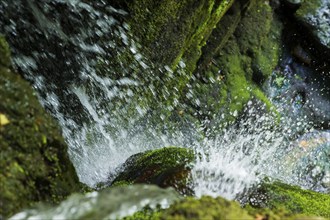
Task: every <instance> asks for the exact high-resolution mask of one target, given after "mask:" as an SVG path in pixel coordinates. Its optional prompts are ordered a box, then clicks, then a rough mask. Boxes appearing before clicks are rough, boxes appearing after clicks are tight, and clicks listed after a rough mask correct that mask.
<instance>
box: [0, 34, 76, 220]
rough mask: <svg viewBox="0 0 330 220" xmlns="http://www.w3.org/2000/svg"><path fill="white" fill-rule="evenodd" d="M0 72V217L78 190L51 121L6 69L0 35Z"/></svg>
mask: <svg viewBox="0 0 330 220" xmlns="http://www.w3.org/2000/svg"><path fill="white" fill-rule="evenodd" d="M0 76H1V77H0V100H1V101H0V114H1V115H2V116H4V117H6V118H7V120H8V121H7V123H6V124H3V123H2V122H1V123H0V149H1V157H0V186H1V187H0V217H1V216H4V217H7V216H10V215H12V214H14V213H15V212H17V211H19V210H20V209H22V208H26V207H29V206H31V205H32V204H34V203H35V202H39V201H47V202H51V203H54V202H58V201H60V200H62V199H63V198H65V197H66V196H68V195H69V194H70V193H72V192H74V191H77V190H78V189H79V180H78V177H77V175H76V173H75V169H74V167H73V165H72V164H71V162H70V159H69V157H68V154H67V145H66V144H65V143H64V140H63V138H62V137H61V133H60V130H59V128H58V126H57V124H56V122H55V121H54V120H53V119H52V118H51V117H50V116H49V115H48V114H47V113H46V112H45V110H44V109H43V108H42V107H41V105H40V103H39V102H38V99H37V97H36V95H35V93H34V91H33V90H32V88H31V87H30V85H29V84H28V83H27V82H26V81H24V80H23V79H22V78H21V77H20V76H19V75H18V74H16V73H14V72H13V71H12V70H11V69H10V52H9V48H8V44H7V43H6V41H5V39H4V38H3V37H0ZM4 117H2V118H4ZM0 120H1V119H0Z"/></svg>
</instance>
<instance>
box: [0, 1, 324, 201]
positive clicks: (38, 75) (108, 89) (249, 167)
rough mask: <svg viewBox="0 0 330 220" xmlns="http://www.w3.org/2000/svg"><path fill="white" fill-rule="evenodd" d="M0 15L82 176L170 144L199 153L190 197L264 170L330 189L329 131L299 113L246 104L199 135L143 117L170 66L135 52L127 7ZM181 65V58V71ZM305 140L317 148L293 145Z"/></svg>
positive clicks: (35, 9) (21, 5)
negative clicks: (214, 130) (274, 116)
mask: <svg viewBox="0 0 330 220" xmlns="http://www.w3.org/2000/svg"><path fill="white" fill-rule="evenodd" d="M59 11H61V12H62V13H63V11H64V12H67V17H65V18H63V16H62V14H60V13H59ZM0 14H2V15H4V16H2V17H1V19H0V27H1V29H0V32H1V33H4V34H5V35H6V36H7V39H8V41H9V43H10V44H11V47H12V50H13V63H14V65H15V67H16V68H17V69H18V71H19V72H21V73H22V74H23V75H24V77H25V78H26V79H28V80H29V81H30V82H31V83H32V84H33V87H34V88H35V89H36V91H37V92H38V96H39V100H40V102H41V103H42V104H43V106H44V107H45V108H46V109H47V110H48V111H50V112H51V113H52V115H53V116H54V117H55V118H56V119H57V120H58V122H59V124H60V126H61V128H62V131H63V135H64V137H65V139H66V142H67V143H68V145H69V154H70V157H71V159H72V161H73V163H74V166H75V168H76V170H77V173H78V176H79V178H80V181H81V182H83V183H86V184H88V185H89V186H91V187H93V186H95V185H96V184H97V183H99V182H102V181H105V180H107V178H108V177H109V175H110V174H112V175H115V172H116V168H117V167H118V166H119V165H121V164H122V163H123V162H124V161H125V160H126V159H127V158H128V157H129V156H131V155H133V154H135V153H138V152H142V151H145V150H150V149H155V148H160V147H164V146H169V145H175V146H184V147H189V148H192V149H194V150H195V151H196V152H198V153H199V155H201V157H200V158H199V159H198V161H197V163H196V165H195V167H194V169H193V186H194V189H195V191H196V194H197V195H198V196H200V195H204V194H209V195H213V196H217V195H221V196H224V197H226V198H230V199H232V198H234V196H235V194H236V193H238V192H241V191H242V190H243V189H244V188H245V187H247V186H249V185H251V184H254V183H256V182H258V181H259V180H261V179H262V178H264V177H265V176H270V177H272V178H278V179H281V180H283V181H284V182H288V183H292V184H296V185H300V186H303V187H305V188H310V189H314V190H318V191H327V190H329V186H328V185H326V183H327V182H329V178H330V172H329V169H330V168H329V158H328V157H327V156H328V155H329V148H330V133H329V131H322V132H321V131H315V130H313V128H312V127H311V126H310V123H309V122H308V121H307V120H305V119H304V115H302V116H301V117H299V118H292V117H291V118H290V117H288V118H284V119H283V120H282V122H280V125H279V126H278V125H277V126H275V125H274V123H273V122H272V120H271V117H270V116H269V117H268V116H267V115H257V112H258V111H257V110H255V109H253V107H252V106H249V105H250V104H251V103H250V102H249V103H248V106H247V112H248V114H249V115H250V117H248V118H247V119H246V120H245V121H242V122H241V123H240V124H239V125H235V126H232V127H229V128H227V129H225V130H223V131H222V132H220V133H219V134H217V135H216V136H215V137H213V136H212V137H209V138H208V137H205V138H204V139H202V140H201V139H200V137H198V136H197V135H196V134H198V133H199V129H201V128H198V127H194V126H191V125H190V124H189V125H184V126H183V127H184V128H187V127H189V129H182V128H181V127H178V128H176V129H175V130H173V128H171V129H172V130H171V129H168V128H169V127H171V125H170V124H167V123H166V121H164V120H162V119H163V115H162V114H161V113H159V115H158V118H157V119H158V125H157V126H158V127H157V128H155V123H154V121H152V119H150V117H149V115H150V111H151V110H152V109H153V108H151V106H148V105H143V104H142V103H144V100H143V98H144V97H143V94H146V93H149V94H153V97H152V99H155V100H157V99H158V98H159V97H158V96H159V94H158V93H157V91H156V89H155V88H156V86H157V85H158V84H157V83H158V81H159V80H160V79H159V78H158V77H157V74H159V73H160V72H166V73H171V70H170V68H169V67H167V66H164V67H161V68H159V69H158V71H159V72H157V73H155V72H154V68H151V67H153V65H154V64H153V63H151V62H150V61H149V60H147V59H146V58H144V57H143V56H142V54H141V53H140V49H141V46H140V45H139V43H138V39H135V38H134V37H133V36H131V34H130V31H129V26H128V25H127V24H126V23H125V22H123V19H122V18H123V17H125V16H126V12H125V11H122V10H118V9H115V8H113V7H111V6H109V5H107V4H106V3H104V2H102V1H98V2H96V3H91V2H89V1H83V0H45V1H43V2H42V3H39V2H38V1H34V0H27V1H25V0H16V1H14V2H12V1H11V0H4V1H2V2H1V4H0ZM36 42H38V43H36ZM123 56H125V58H126V60H128V62H123V61H122V57H123ZM108 64H111V65H108ZM107 66H112V67H113V68H111V69H110V68H107ZM184 66H185V65H184V63H183V62H181V63H180V68H181V69H182V71H184ZM141 72H143V73H144V74H143V76H144V78H141ZM146 76H147V77H146ZM167 77H173V76H171V74H167ZM162 80H165V81H166V79H162ZM165 90H166V88H165ZM172 93H175V91H166V92H165V93H164V94H169V95H171V94H172ZM164 94H162V95H164ZM179 104H180V103H177V100H175V99H174V101H173V103H172V105H170V106H159V108H162V107H164V108H168V109H169V110H170V109H171V108H174V106H175V105H179ZM280 105H281V103H280V104H279V105H278V106H280ZM282 106H283V105H282ZM157 114H158V113H153V115H157ZM220 116H221V113H219V117H220ZM255 119H257V120H255ZM159 127H161V129H159ZM274 127H277V129H274ZM167 131H168V132H167ZM303 134H305V136H304V135H303ZM313 135H314V136H313ZM311 136H312V137H311ZM299 137H300V139H299ZM304 138H305V139H306V141H314V142H313V143H314V145H315V146H314V147H310V148H309V149H303V148H299V144H301V143H304V142H302V141H303V139H304ZM318 141H319V142H318ZM306 152H307V153H306ZM310 160H311V161H313V166H309V165H308V162H310ZM300 171H302V172H300ZM305 171H306V172H305ZM316 176H317V178H316ZM315 178H316V180H315ZM315 181H316V182H315Z"/></svg>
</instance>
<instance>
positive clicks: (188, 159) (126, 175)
mask: <svg viewBox="0 0 330 220" xmlns="http://www.w3.org/2000/svg"><path fill="white" fill-rule="evenodd" d="M194 158H195V157H194V153H193V152H192V151H191V150H189V149H186V148H178V147H166V148H161V149H158V150H151V151H146V152H144V153H139V154H135V155H133V156H131V157H130V158H128V159H127V160H126V162H125V163H124V165H123V166H122V167H121V168H120V169H119V174H118V176H117V177H116V178H115V179H114V181H113V182H112V183H111V185H121V184H133V183H148V184H156V185H158V186H160V187H169V186H171V187H174V188H175V189H176V190H177V191H178V192H180V193H181V194H192V193H193V192H192V190H191V189H190V188H189V179H188V178H189V175H190V169H191V168H190V164H191V163H192V162H193V161H194Z"/></svg>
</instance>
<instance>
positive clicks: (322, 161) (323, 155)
mask: <svg viewBox="0 0 330 220" xmlns="http://www.w3.org/2000/svg"><path fill="white" fill-rule="evenodd" d="M289 155H290V156H288V158H284V160H288V164H291V165H288V166H287V170H290V169H291V170H292V175H294V176H295V177H296V179H297V180H296V182H297V183H298V184H299V185H300V186H302V187H304V188H308V189H312V190H314V191H318V192H323V193H328V194H330V130H328V131H314V132H310V133H306V134H304V135H303V136H301V137H299V138H298V140H296V141H295V142H293V143H292V146H291V150H290V152H289ZM290 161H291V162H290Z"/></svg>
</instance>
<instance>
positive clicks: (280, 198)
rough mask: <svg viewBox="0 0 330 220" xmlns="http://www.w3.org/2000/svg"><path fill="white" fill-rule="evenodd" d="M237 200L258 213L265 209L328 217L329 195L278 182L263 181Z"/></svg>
mask: <svg viewBox="0 0 330 220" xmlns="http://www.w3.org/2000/svg"><path fill="white" fill-rule="evenodd" d="M241 196H242V195H241ZM239 200H240V201H241V203H242V204H243V205H249V206H251V207H252V208H254V209H257V210H259V211H260V210H263V209H266V208H267V209H270V210H274V211H275V212H279V211H280V210H281V209H282V210H283V209H284V210H286V211H285V212H287V213H288V214H291V215H292V214H303V215H306V216H321V217H325V218H329V217H330V195H329V194H322V193H318V192H314V191H311V190H304V189H301V188H300V187H298V186H291V185H288V184H285V183H281V182H278V181H275V182H269V181H263V182H262V183H261V184H260V185H258V186H257V187H254V188H251V189H250V190H248V191H247V193H245V194H244V195H243V196H242V197H241V198H240V199H239Z"/></svg>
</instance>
